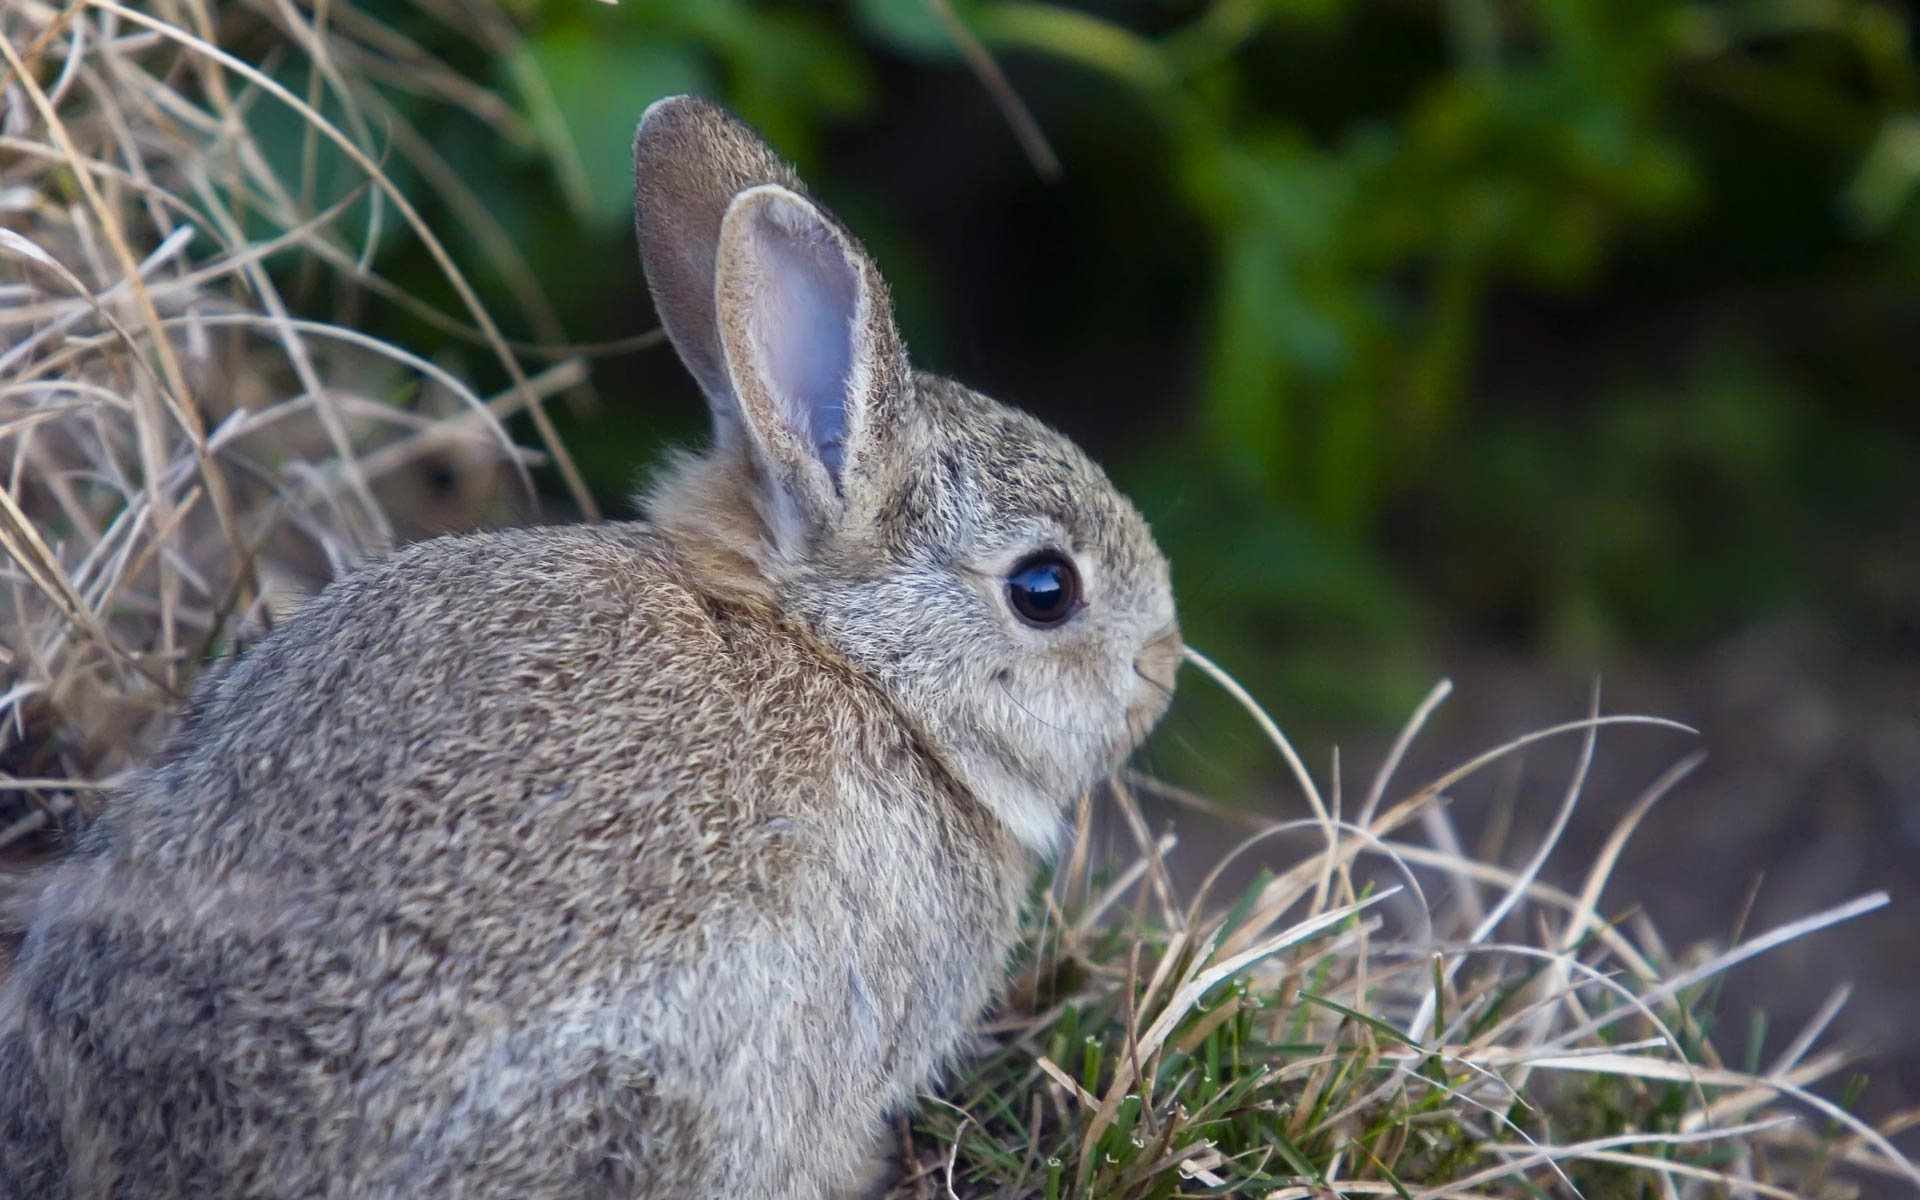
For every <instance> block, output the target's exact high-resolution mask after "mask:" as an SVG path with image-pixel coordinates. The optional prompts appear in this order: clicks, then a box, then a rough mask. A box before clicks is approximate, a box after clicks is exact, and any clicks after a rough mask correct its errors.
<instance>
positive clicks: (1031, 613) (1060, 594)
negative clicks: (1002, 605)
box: [1007, 550, 1080, 627]
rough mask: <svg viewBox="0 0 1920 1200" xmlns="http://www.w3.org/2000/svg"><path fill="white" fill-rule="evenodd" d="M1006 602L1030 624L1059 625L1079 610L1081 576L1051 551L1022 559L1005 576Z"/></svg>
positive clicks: (1061, 555)
mask: <svg viewBox="0 0 1920 1200" xmlns="http://www.w3.org/2000/svg"><path fill="white" fill-rule="evenodd" d="M1007 603H1009V604H1011V605H1013V611H1014V612H1016V613H1018V614H1019V615H1020V619H1021V620H1023V621H1025V622H1026V623H1027V624H1029V625H1039V626H1042V627H1045V626H1048V625H1058V624H1059V623H1060V622H1062V621H1064V620H1066V619H1067V618H1068V617H1070V616H1072V615H1073V614H1074V613H1076V612H1079V611H1080V575H1079V573H1078V572H1076V571H1075V570H1074V569H1073V563H1072V561H1071V560H1069V559H1068V558H1067V556H1066V555H1064V554H1060V553H1057V552H1055V551H1052V550H1045V551H1042V552H1041V553H1039V554H1035V555H1031V556H1029V557H1027V558H1023V559H1021V560H1020V562H1019V563H1018V564H1017V565H1016V566H1015V567H1014V568H1013V570H1012V572H1011V573H1009V574H1008V575H1007Z"/></svg>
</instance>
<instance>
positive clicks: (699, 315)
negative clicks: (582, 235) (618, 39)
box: [633, 96, 800, 442]
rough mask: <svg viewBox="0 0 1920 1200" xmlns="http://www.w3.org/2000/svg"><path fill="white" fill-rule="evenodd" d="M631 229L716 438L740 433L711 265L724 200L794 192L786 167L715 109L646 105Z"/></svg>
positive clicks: (688, 102)
mask: <svg viewBox="0 0 1920 1200" xmlns="http://www.w3.org/2000/svg"><path fill="white" fill-rule="evenodd" d="M633 180H634V202H633V216H634V229H635V231H636V232H637V233H638V235H639V240H640V257H641V260H642V262H643V263H644V264H645V267H646V274H647V288H648V290H649V291H650V292H651V293H652V294H653V307H654V311H655V312H657V313H658V314H659V316H660V323H661V325H662V326H664V327H665V328H666V331H667V336H668V337H669V338H670V339H672V341H673V345H674V348H675V349H676V350H677V351H679V353H680V360H681V361H682V362H684V363H686V364H687V370H689V371H691V372H692V373H693V377H694V380H695V381H696V382H697V383H699V385H700V390H701V391H703V392H705V393H706V395H707V402H708V404H709V405H710V406H711V407H712V409H713V413H714V420H715V426H716V433H717V434H718V436H719V437H720V439H721V440H722V441H723V442H728V441H732V440H733V439H734V438H735V437H736V436H737V435H738V434H739V432H740V428H739V411H738V406H737V405H736V404H735V403H734V399H733V391H732V385H731V383H730V382H729V381H728V379H727V366H726V359H725V356H724V354H723V352H722V351H721V348H720V332H719V327H718V325H717V323H716V322H715V319H714V308H713V283H714V262H715V259H716V257H717V255H718V253H719V248H720V222H721V220H722V219H723V218H724V217H725V216H726V213H727V205H729V204H731V203H733V198H734V197H735V196H737V195H739V194H740V193H741V192H744V191H746V190H747V189H748V188H752V187H757V186H759V185H761V184H766V183H775V184H779V185H781V186H782V187H787V188H792V189H794V190H796V191H797V190H799V189H800V181H799V180H798V179H797V178H795V177H794V174H793V170H792V169H791V168H790V167H788V166H787V165H786V164H785V163H784V162H781V161H780V158H779V156H778V155H776V154H775V153H774V152H773V151H772V150H771V149H769V148H768V147H767V145H766V143H764V142H762V141H761V140H760V139H759V138H757V137H755V136H754V134H753V132H752V131H751V130H749V129H747V127H746V126H744V125H742V124H740V122H739V121H737V120H735V119H734V118H733V116H732V114H730V113H728V112H727V111H726V110H725V109H723V108H720V107H719V106H718V105H715V104H711V103H709V102H707V101H705V100H702V99H700V98H699V97H697V96H669V97H667V98H666V99H664V100H659V101H655V102H654V104H653V105H652V106H651V107H649V108H648V109H647V111H646V113H645V115H643V116H642V117H641V118H640V128H639V130H638V131H637V132H636V133H635V134H634V138H633Z"/></svg>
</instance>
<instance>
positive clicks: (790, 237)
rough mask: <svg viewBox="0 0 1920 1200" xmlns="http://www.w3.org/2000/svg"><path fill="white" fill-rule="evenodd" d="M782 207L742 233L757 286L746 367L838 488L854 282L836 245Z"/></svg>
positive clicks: (855, 290)
mask: <svg viewBox="0 0 1920 1200" xmlns="http://www.w3.org/2000/svg"><path fill="white" fill-rule="evenodd" d="M786 207H787V206H785V205H769V206H767V208H766V209H765V210H764V211H763V215H764V217H765V218H766V219H764V220H759V221H755V222H754V223H753V225H752V226H750V227H749V228H748V230H747V231H745V236H746V237H747V238H749V239H750V247H751V248H750V249H749V254H750V255H751V258H750V259H749V262H751V263H752V264H753V266H754V267H757V270H756V271H755V274H756V275H757V277H758V278H757V279H756V282H757V284H758V286H757V287H756V288H755V289H754V294H753V295H752V296H751V297H750V302H751V303H752V305H753V307H752V308H751V310H750V311H749V313H748V314H747V321H746V330H745V332H746V335H747V339H748V347H747V348H748V352H749V355H750V360H751V362H752V364H753V367H752V369H754V370H755V371H756V373H757V374H758V375H759V379H758V382H759V383H760V384H761V385H762V386H763V387H764V388H765V389H766V392H767V398H768V399H770V400H771V401H772V402H773V404H774V407H775V410H776V413H775V415H776V416H777V417H778V418H779V419H781V420H783V421H785V422H786V423H787V424H789V425H790V426H791V427H792V429H793V431H794V433H796V434H797V435H799V438H800V440H801V443H802V444H803V445H805V446H807V447H808V448H809V449H810V450H811V451H812V453H813V455H814V457H816V458H817V459H818V460H819V461H820V465H822V466H823V467H825V468H826V469H827V474H828V476H830V477H831V478H832V479H833V481H834V484H835V486H836V487H837V486H838V485H839V482H840V467H841V456H842V452H843V450H844V448H845V445H846V436H847V403H848V399H849V395H848V393H849V389H850V387H851V385H852V379H851V375H852V371H853V331H854V328H855V321H856V315H857V308H858V305H859V286H860V284H859V277H858V276H857V275H856V274H855V271H854V267H853V264H852V263H850V262H848V261H847V258H846V255H845V253H844V252H843V251H842V250H841V248H840V246H839V244H838V240H837V239H836V238H834V236H833V235H832V234H831V233H830V232H828V230H827V229H826V227H825V225H823V224H821V223H820V222H819V221H818V219H817V218H815V219H814V220H813V221H812V222H811V223H801V222H792V223H790V222H789V221H788V220H786V219H785V218H786V217H787V216H789V215H791V214H787V213H783V212H782V211H781V210H782V209H783V208H786Z"/></svg>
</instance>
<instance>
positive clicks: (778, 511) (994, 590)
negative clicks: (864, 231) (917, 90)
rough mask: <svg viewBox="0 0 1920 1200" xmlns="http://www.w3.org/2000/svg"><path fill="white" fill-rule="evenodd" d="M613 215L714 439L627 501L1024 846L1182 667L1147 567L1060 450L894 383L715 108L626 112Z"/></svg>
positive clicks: (849, 304)
mask: <svg viewBox="0 0 1920 1200" xmlns="http://www.w3.org/2000/svg"><path fill="white" fill-rule="evenodd" d="M634 169H635V181H636V202H635V212H636V226H637V230H638V234H639V240H640V248H641V254H642V257H643V259H644V261H645V265H646V272H647V279H648V284H649V287H650V289H651V291H652V295H653V300H654V307H655V309H656V311H657V312H658V313H659V316H660V320H661V322H662V324H663V325H664V326H665V328H666V331H667V334H668V336H669V337H670V338H671V340H672V341H673V344H674V346H675V347H676V348H677V349H678V351H679V354H680V357H681V359H682V360H683V361H684V362H685V363H686V365H687V368H688V369H689V370H690V371H691V372H692V374H693V376H694V378H695V379H696V380H697V381H698V383H699V385H700V388H701V390H702V391H703V392H704V393H705V394H706V398H707V401H708V404H709V406H710V408H711V409H712V412H713V423H714V437H713V442H712V445H711V447H710V448H709V449H707V450H706V451H705V452H703V453H699V454H695V455H686V456H682V457H680V458H678V459H676V460H675V461H674V462H673V463H672V465H671V466H670V467H669V468H668V469H667V470H666V471H665V472H664V475H663V477H662V478H661V479H660V480H659V481H658V482H657V483H656V484H655V486H654V488H653V489H652V491H651V492H650V493H649V495H648V496H647V497H646V499H645V506H646V508H647V512H648V515H649V517H650V518H651V519H652V520H653V521H655V522H656V523H657V524H658V525H659V526H660V527H662V528H663V529H665V530H667V531H668V532H669V533H670V534H671V535H672V536H673V537H674V538H675V541H676V543H677V544H679V545H680V546H681V547H682V548H683V552H684V553H686V554H687V555H688V556H689V557H690V558H691V559H692V560H694V561H695V562H696V563H697V564H698V565H700V566H701V568H702V569H703V571H704V573H705V574H707V575H708V576H709V578H710V582H711V583H713V584H714V585H715V586H719V587H724V588H731V589H733V590H736V591H740V592H745V593H749V594H752V595H755V596H758V597H759V598H761V599H762V600H764V601H765V602H766V603H769V604H771V605H772V606H774V607H776V608H777V609H778V610H779V611H781V612H782V613H783V614H785V615H786V616H787V617H788V618H789V619H792V620H795V621H798V622H800V623H802V624H804V625H805V626H806V627H807V628H809V629H810V630H811V631H812V632H813V633H814V634H815V635H816V636H818V637H819V638H820V639H821V640H823V641H824V642H826V643H827V644H828V645H829V646H831V647H832V649H833V650H834V651H835V652H836V653H837V654H838V655H839V656H841V657H842V658H844V659H846V660H847V661H848V662H849V663H851V664H852V665H854V667H856V668H857V669H858V670H860V671H862V672H864V673H866V674H867V675H869V676H870V677H872V678H873V679H875V680H877V681H879V683H880V684H881V685H882V686H883V687H884V688H885V689H886V691H887V692H888V693H889V694H890V695H891V696H892V697H893V699H894V701H895V703H896V704H897V705H898V706H899V707H900V708H901V709H902V710H903V712H904V713H905V714H906V716H907V717H908V719H909V720H910V721H912V722H913V723H914V725H915V726H916V727H917V729H918V731H919V732H920V734H921V735H922V740H923V741H924V742H926V743H927V748H928V749H929V750H930V751H931V752H933V753H935V754H936V755H938V756H939V757H940V758H941V759H942V760H943V761H944V762H945V764H946V765H947V767H948V769H949V770H951V771H952V772H953V773H954V774H955V775H956V776H958V777H959V779H960V780H961V781H962V782H963V783H965V784H966V785H967V786H968V787H969V788H970V789H971V790H972V791H973V792H974V793H975V794H976V795H978V796H979V797H980V798H981V799H982V800H983V801H985V802H986V803H987V804H988V805H989V806H990V807H991V808H992V809H993V810H994V811H995V812H996V813H997V815H998V816H999V817H1000V818H1001V819H1002V820H1004V821H1005V822H1006V823H1007V824H1008V825H1009V826H1010V827H1011V828H1012V829H1013V830H1014V831H1015V833H1016V834H1017V835H1018V836H1020V837H1021V839H1022V840H1023V841H1025V842H1026V843H1027V844H1029V845H1030V846H1033V847H1034V848H1036V849H1039V850H1041V851H1043V852H1044V851H1045V850H1047V849H1050V848H1051V846H1052V844H1053V843H1054V841H1055V839H1056V837H1057V833H1058V830H1059V829H1060V827H1061V824H1062V822H1061V817H1062V814H1063V813H1064V812H1065V809H1066V806H1067V805H1068V804H1069V803H1070V802H1071V801H1072V800H1073V799H1074V798H1075V797H1076V796H1078V795H1079V794H1080V793H1081V792H1083V791H1084V790H1085V789H1086V788H1088V787H1090V786H1092V785H1093V784H1094V783H1095V782H1097V781H1098V780H1099V779H1100V778H1101V777H1103V776H1104V775H1105V774H1106V773H1108V772H1109V771H1111V770H1112V769H1113V767H1114V766H1116V765H1117V764H1118V762H1119V761H1120V760H1121V759H1122V758H1123V757H1125V755H1126V754H1127V753H1128V752H1129V751H1130V750H1131V749H1132V748H1133V747H1134V745H1135V744H1137V742H1138V741H1139V739H1140V738H1141V737H1143V736H1144V735H1145V733H1146V732H1147V730H1148V728H1150V727H1151V725H1152V724H1153V723H1154V722H1155V721H1156V720H1158V719H1159V717H1160V715H1161V713H1162V712H1163V711H1164V710H1165V708H1166V705H1167V702H1168V700H1169V699H1170V697H1171V694H1172V687H1173V674H1174V668H1175V667H1176V665H1177V663H1178V661H1179V657H1180V642H1179V635H1178V632H1177V628H1176V625H1175V621H1174V607H1173V597H1172V591H1171V588H1170V586H1169V582H1168V574H1167V564H1166V560H1165V559H1164V558H1163V557H1162V555H1161V554H1160V551H1159V549H1158V548H1157V547H1156V546H1155V544H1154V541H1153V537H1152V535H1151V534H1150V533H1149V531H1148V529H1147V525H1146V522H1145V521H1144V520H1142V519H1141V517H1140V514H1139V513H1138V512H1136V511H1135V510H1134V508H1133V506H1132V505H1131V504H1129V503H1128V502H1127V500H1126V498H1125V497H1123V496H1122V495H1121V494H1120V493H1119V492H1118V491H1116V490H1115V488H1114V487H1113V485H1112V484H1111V483H1110V482H1108V480H1107V478H1106V476H1105V475H1104V474H1103V473H1102V472H1101V471H1100V469H1099V468H1098V467H1097V466H1095V465H1094V464H1093V463H1092V462H1091V461H1090V460H1089V459H1088V458H1087V457H1086V455H1085V454H1084V453H1082V452H1081V451H1080V449H1079V448H1078V447H1077V446H1075V445H1074V444H1073V443H1072V442H1070V441H1068V440H1067V439H1066V438H1064V437H1062V436H1061V435H1060V434H1058V433H1056V432H1054V431H1053V430H1052V429H1050V428H1048V427H1047V426H1046V425H1044V424H1042V423H1041V422H1039V421H1037V420H1035V419H1034V418H1033V417H1031V416H1028V415H1027V414H1025V413H1023V412H1020V411H1018V410H1016V409H1012V408H1009V407H1006V406H1004V405H1001V404H999V403H996V402H995V401H993V400H991V399H988V398H987V397H985V396H982V395H979V394H978V393H976V392H973V391H971V390H969V389H967V388H965V387H963V386H961V385H959V384H956V383H953V382H951V381H949V380H945V379H940V378H937V377H934V376H930V375H925V374H919V373H916V372H914V371H913V370H912V369H911V368H910V366H909V364H908V361H907V357H906V352H905V349H904V347H903V346H902V344H901V340H900V336H899V334H898V332H897V331H896V330H895V328H894V324H893V317H892V313H891V310H890V307H889V303H888V298H887V290H886V285H885V283H884V282H883V281H882V280H881V278H880V275H879V273H878V271H877V270H876V268H875V266H874V264H873V261H872V260H871V259H870V258H869V257H868V255H867V254H866V253H865V251H864V250H862V249H861V247H860V245H859V244H858V243H857V242H856V241H855V240H854V239H853V237H852V236H851V235H850V234H849V233H848V232H847V231H846V229H845V228H844V227H843V226H841V225H840V223H839V222H838V221H836V220H835V219H834V218H833V217H832V216H831V215H829V214H828V213H826V212H825V211H824V210H822V209H821V208H820V207H819V206H817V205H816V204H815V203H813V201H812V200H811V199H809V198H808V196H807V193H806V191H805V189H804V188H803V187H802V185H801V184H800V182H799V180H798V179H797V178H796V177H795V176H794V174H793V172H792V170H791V168H789V167H788V166H787V165H786V164H785V163H783V162H782V161H781V160H780V159H779V158H778V157H777V156H776V155H775V154H774V153H773V152H772V151H771V150H769V149H768V148H767V147H766V146H765V145H764V144H763V143H762V142H761V141H760V140H759V139H758V138H757V137H755V136H754V135H753V134H752V133H751V132H750V131H749V130H747V129H746V128H745V127H744V126H743V125H741V124H740V123H739V122H738V121H736V120H735V119H734V118H733V117H732V116H730V115H729V114H728V113H726V112H725V111H724V110H722V109H720V108H717V107H715V106H714V105H712V104H709V103H707V102H705V101H702V100H698V99H695V98H691V97H674V98H672V99H668V100H663V101H660V102H659V103H657V104H655V105H654V106H653V107H651V108H650V109H648V110H647V113H646V115H645V117H644V118H643V119H642V121H641V124H640V129H639V132H638V134H637V136H636V138H635V144H634Z"/></svg>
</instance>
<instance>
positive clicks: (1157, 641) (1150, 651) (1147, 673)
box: [1133, 625, 1185, 696]
mask: <svg viewBox="0 0 1920 1200" xmlns="http://www.w3.org/2000/svg"><path fill="white" fill-rule="evenodd" d="M1184 654H1185V649H1184V647H1182V646H1181V644H1180V627H1179V626H1178V625H1168V626H1167V627H1166V628H1165V629H1162V630H1161V631H1160V632H1159V633H1156V634H1154V635H1153V640H1152V641H1150V642H1148V643H1147V644H1146V646H1145V647H1144V648H1143V649H1142V650H1141V651H1140V653H1139V654H1138V655H1136V656H1134V660H1133V670H1134V673H1135V674H1137V675H1139V676H1140V678H1142V679H1144V680H1146V681H1147V682H1148V683H1150V684H1152V685H1153V686H1154V687H1156V688H1158V689H1159V690H1160V691H1162V692H1165V693H1166V694H1167V695H1169V696H1171V695H1172V694H1173V675H1174V672H1175V671H1178V670H1179V669H1180V659H1181V658H1182V657H1183V655H1184Z"/></svg>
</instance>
